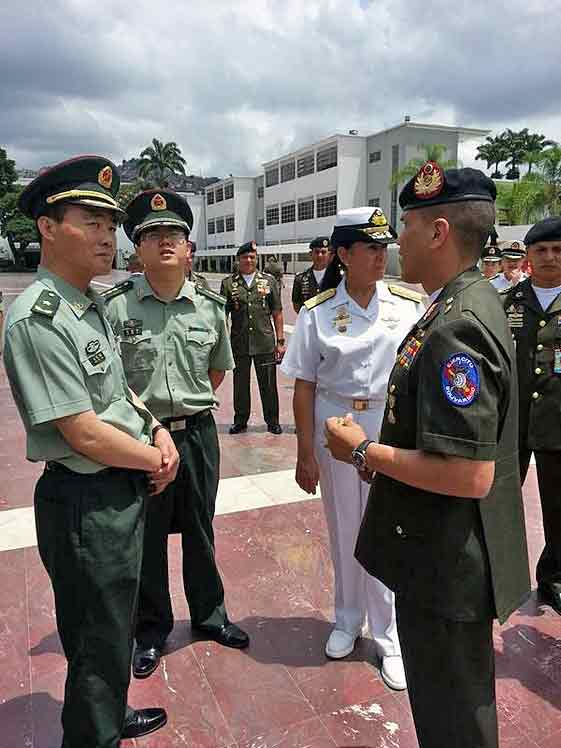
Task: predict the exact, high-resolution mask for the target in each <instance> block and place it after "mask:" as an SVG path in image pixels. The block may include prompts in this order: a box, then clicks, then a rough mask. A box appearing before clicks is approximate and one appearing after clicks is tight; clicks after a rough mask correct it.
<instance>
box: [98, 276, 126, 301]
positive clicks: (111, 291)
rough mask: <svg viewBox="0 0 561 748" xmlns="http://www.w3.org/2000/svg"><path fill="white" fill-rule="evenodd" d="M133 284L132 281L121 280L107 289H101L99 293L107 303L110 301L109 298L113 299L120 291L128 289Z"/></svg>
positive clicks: (124, 291) (123, 291)
mask: <svg viewBox="0 0 561 748" xmlns="http://www.w3.org/2000/svg"><path fill="white" fill-rule="evenodd" d="M133 286H134V283H133V282H132V281H130V280H127V281H123V282H122V283H117V285H116V286H113V288H108V289H107V291H102V292H101V293H100V294H99V295H100V296H101V298H102V299H103V300H104V301H105V303H107V302H108V301H111V299H114V298H115V297H116V296H120V295H121V294H122V293H126V292H127V291H130V290H131V288H133Z"/></svg>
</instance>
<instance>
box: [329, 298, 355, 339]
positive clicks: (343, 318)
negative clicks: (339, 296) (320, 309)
mask: <svg viewBox="0 0 561 748" xmlns="http://www.w3.org/2000/svg"><path fill="white" fill-rule="evenodd" d="M351 322H352V317H351V313H350V312H349V310H348V309H347V307H346V305H345V304H342V305H341V306H338V307H337V309H336V310H335V317H334V318H333V325H334V327H335V328H336V329H337V332H338V333H341V334H343V335H344V334H345V333H346V332H347V329H348V327H349V325H350V324H351Z"/></svg>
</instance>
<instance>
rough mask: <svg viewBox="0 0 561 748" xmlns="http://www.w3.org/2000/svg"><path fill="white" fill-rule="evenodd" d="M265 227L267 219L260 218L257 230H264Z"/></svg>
mask: <svg viewBox="0 0 561 748" xmlns="http://www.w3.org/2000/svg"><path fill="white" fill-rule="evenodd" d="M264 228H265V219H264V218H259V219H258V221H257V231H263V230H264Z"/></svg>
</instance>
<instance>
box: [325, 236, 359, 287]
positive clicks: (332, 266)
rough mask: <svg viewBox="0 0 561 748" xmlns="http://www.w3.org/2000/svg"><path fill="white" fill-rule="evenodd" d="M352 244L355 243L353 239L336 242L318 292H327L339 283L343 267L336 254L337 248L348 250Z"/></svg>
mask: <svg viewBox="0 0 561 748" xmlns="http://www.w3.org/2000/svg"><path fill="white" fill-rule="evenodd" d="M354 242H355V240H354V239H351V240H349V241H345V240H343V239H339V240H338V241H337V246H336V247H333V249H334V254H333V259H332V260H331V262H330V263H329V265H328V266H327V267H326V269H325V274H324V276H323V279H322V281H321V285H320V287H319V290H320V291H327V290H328V289H329V288H337V286H338V285H339V283H341V278H342V277H343V272H344V270H345V266H344V265H343V263H342V262H341V260H340V258H339V253H338V252H337V248H338V247H345V249H350V248H351V246H352V244H353V243H354Z"/></svg>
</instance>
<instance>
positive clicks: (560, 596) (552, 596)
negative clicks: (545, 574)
mask: <svg viewBox="0 0 561 748" xmlns="http://www.w3.org/2000/svg"><path fill="white" fill-rule="evenodd" d="M538 600H539V601H540V602H542V603H545V604H546V605H549V606H550V607H552V608H553V610H554V611H555V612H556V613H558V614H559V615H560V616H561V589H560V588H559V587H558V585H557V584H556V585H552V584H543V585H542V584H540V585H538Z"/></svg>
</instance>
